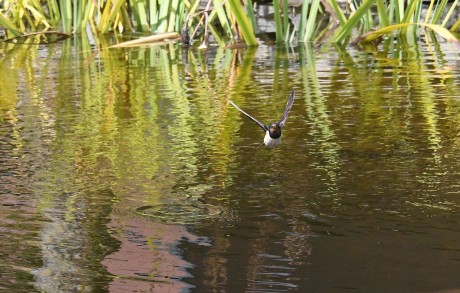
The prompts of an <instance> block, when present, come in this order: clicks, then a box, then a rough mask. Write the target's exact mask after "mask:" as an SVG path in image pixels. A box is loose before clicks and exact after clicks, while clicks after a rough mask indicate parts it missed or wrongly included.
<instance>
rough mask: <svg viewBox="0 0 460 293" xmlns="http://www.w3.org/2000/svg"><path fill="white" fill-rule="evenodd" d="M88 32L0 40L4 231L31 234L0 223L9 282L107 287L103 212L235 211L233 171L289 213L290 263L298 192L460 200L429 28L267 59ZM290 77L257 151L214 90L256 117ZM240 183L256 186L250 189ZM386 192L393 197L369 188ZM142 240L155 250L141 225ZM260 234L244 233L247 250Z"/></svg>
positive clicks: (147, 215)
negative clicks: (277, 132) (137, 43)
mask: <svg viewBox="0 0 460 293" xmlns="http://www.w3.org/2000/svg"><path fill="white" fill-rule="evenodd" d="M96 42H97V43H96V44H95V45H94V46H92V45H90V43H89V40H88V39H86V38H85V37H81V38H79V37H76V38H73V39H71V40H66V41H65V42H64V43H63V44H62V46H61V45H59V44H55V45H51V46H48V47H46V48H41V47H32V46H27V45H25V46H14V45H12V44H6V45H4V46H5V47H4V50H5V58H3V59H2V61H1V62H0V88H1V91H0V111H1V117H0V122H1V123H2V128H1V129H0V135H1V136H2V138H5V139H4V140H3V139H2V141H6V142H7V143H5V145H7V147H5V148H4V149H2V158H1V159H2V162H4V163H5V165H8V168H11V169H13V170H14V171H15V172H17V173H15V174H14V176H13V175H11V174H9V173H8V172H10V173H11V171H10V170H9V169H8V170H7V171H8V172H6V171H5V172H3V173H2V184H4V183H3V182H8V186H6V185H4V186H2V190H3V191H4V192H3V193H4V194H7V195H8V196H7V197H8V200H10V201H11V202H12V203H15V200H17V199H16V197H15V196H13V195H17V194H21V195H23V197H24V198H23V200H24V202H25V206H26V207H28V208H30V210H29V211H28V213H27V214H26V215H27V216H24V217H22V215H15V213H16V212H17V210H15V209H10V208H9V206H8V205H4V206H2V207H1V212H2V214H4V215H6V216H5V219H7V220H2V222H0V223H1V226H0V228H1V229H2V230H3V231H5V230H6V231H7V232H12V231H13V230H14V229H18V230H19V231H20V230H21V229H23V230H25V233H24V234H21V233H16V234H14V233H13V234H14V239H13V240H12V241H11V243H14V244H15V245H18V244H19V243H22V242H23V240H24V239H27V240H29V241H26V244H25V247H24V249H18V250H17V251H15V250H14V249H13V248H11V244H10V243H9V241H7V240H4V239H2V240H0V241H1V244H2V245H1V246H2V247H7V246H8V247H9V248H8V249H5V250H4V251H7V253H4V254H1V257H0V258H1V263H3V264H4V265H3V267H1V272H2V274H1V275H2V277H1V278H2V279H1V280H2V282H1V283H7V284H8V285H7V287H8V288H18V287H15V286H20V285H15V282H13V281H11V279H12V280H14V281H16V280H23V281H24V283H23V284H25V285H23V286H24V287H27V289H31V290H32V289H33V288H32V286H33V285H32V284H30V283H31V282H34V281H35V282H36V283H35V289H37V290H43V291H53V290H63V288H70V289H74V290H77V289H81V291H85V290H86V291H96V290H106V289H107V288H106V287H107V284H108V283H109V282H110V280H111V279H112V276H110V274H109V273H108V272H107V269H106V268H105V267H104V266H102V265H101V262H102V260H104V259H105V257H106V256H107V255H109V254H110V253H111V252H113V251H117V250H118V249H119V247H120V245H121V244H120V243H119V242H118V241H117V240H114V239H113V238H112V236H114V235H117V236H119V235H122V233H121V231H122V230H123V229H125V227H123V226H121V225H120V226H117V225H116V224H114V222H116V221H118V222H123V219H125V218H135V219H138V218H141V219H148V221H150V220H152V221H162V222H163V221H164V222H167V223H173V224H187V225H196V226H200V225H204V226H205V225H207V224H208V223H210V222H219V221H227V222H228V223H230V224H234V223H238V221H239V220H240V217H239V213H245V212H246V213H250V212H252V211H253V210H251V209H250V208H251V207H246V206H242V205H241V204H240V202H236V201H237V200H238V199H239V197H238V196H239V194H237V192H238V190H237V191H235V190H234V188H235V187H238V186H241V185H242V184H247V185H246V186H248V189H250V190H248V191H247V194H248V196H249V197H250V196H253V197H254V198H252V197H250V198H248V199H247V202H245V203H246V204H247V205H248V206H249V205H250V204H254V205H257V207H258V208H259V209H264V208H267V210H268V208H270V204H272V203H273V202H275V203H282V204H280V206H282V208H280V207H276V208H277V210H276V212H278V213H282V212H285V213H286V214H285V215H282V216H281V217H280V218H282V217H283V216H284V217H294V218H295V219H293V221H292V222H290V223H291V226H290V227H289V228H286V229H293V230H296V231H300V232H298V233H297V234H291V235H290V236H288V237H285V238H283V240H282V241H281V242H282V245H283V247H285V248H286V251H287V252H286V253H287V254H288V255H293V256H292V258H293V259H295V258H298V259H299V263H300V262H302V261H303V260H302V257H303V253H304V255H310V254H311V251H312V250H313V249H314V248H312V246H311V244H310V243H309V238H308V237H304V236H305V235H307V234H308V235H309V233H312V232H311V227H310V224H308V223H306V221H304V220H299V218H301V215H303V214H304V213H305V210H306V209H307V208H311V207H312V206H315V205H316V206H320V207H321V208H320V210H319V212H318V214H321V213H323V214H332V213H333V212H332V210H334V211H336V212H337V214H338V216H340V212H341V210H340V209H341V208H342V206H347V205H348V206H353V205H360V206H364V205H363V204H366V205H367V206H372V207H373V208H374V209H375V210H379V209H389V210H392V212H399V213H409V212H407V211H397V208H399V207H400V206H401V205H404V207H405V208H406V209H407V207H408V206H411V207H412V208H414V209H416V208H419V209H420V210H421V209H428V208H434V209H443V210H448V211H455V210H456V209H458V199H457V198H456V197H455V196H456V192H458V190H457V189H456V188H457V187H458V183H456V184H457V185H455V184H454V182H458V180H457V179H458V178H456V177H457V176H458V168H457V167H456V163H458V159H459V158H458V150H459V148H460V140H459V139H458V137H457V136H456V135H457V133H458V130H459V128H460V127H459V125H460V124H459V123H460V115H459V111H458V109H459V105H458V104H459V100H458V92H459V91H458V90H459V88H458V87H459V85H458V82H456V80H455V76H456V74H458V70H457V72H456V71H455V67H454V66H453V65H452V63H449V62H448V61H446V60H445V59H444V58H443V52H442V50H441V48H440V47H439V44H437V43H436V42H433V43H432V44H431V45H430V46H429V47H428V50H429V52H424V51H423V50H426V49H425V48H420V47H418V46H417V42H415V41H414V40H407V42H408V45H410V46H408V47H406V46H405V45H404V46H402V45H400V47H398V45H395V44H394V42H392V41H391V42H390V41H387V42H386V43H384V44H382V47H381V48H380V49H379V50H375V48H374V49H372V48H369V49H366V50H367V51H357V50H355V49H349V50H348V51H343V50H341V49H340V48H335V47H331V51H321V50H318V49H314V48H312V47H310V46H309V45H305V46H302V47H299V48H296V49H294V50H285V49H277V50H274V51H275V59H274V61H273V62H272V63H270V62H271V61H270V60H272V57H271V56H272V55H269V56H270V58H269V59H268V58H267V59H268V61H267V60H264V62H262V61H260V59H261V57H260V56H259V55H258V54H259V53H260V51H256V49H254V48H252V49H247V50H242V51H237V50H234V51H232V50H225V49H223V48H219V49H216V51H215V52H212V51H211V52H209V53H206V52H197V51H185V50H183V49H182V48H180V47H178V46H175V45H168V46H163V47H151V48H136V49H117V50H108V49H106V44H108V43H110V40H104V39H100V40H97V41H96ZM401 43H402V42H401ZM267 51H269V53H272V51H270V50H269V49H267ZM207 54H208V55H207ZM297 54H298V59H296V58H297V57H293V56H297ZM328 54H331V55H336V56H334V57H331V56H328ZM421 54H422V55H423V56H422V55H421ZM267 55H268V54H267ZM427 56H430V58H429V60H427V59H426V58H427ZM422 57H423V58H422ZM262 63H263V64H262ZM267 64H268V65H267ZM266 72H268V73H266ZM264 74H266V75H264ZM292 88H295V89H296V90H297V92H298V99H297V100H296V104H295V107H294V108H293V112H292V116H290V120H289V123H288V125H287V127H289V131H288V132H287V133H286V134H287V135H286V139H287V141H288V142H290V143H291V144H285V145H284V146H283V147H284V149H283V148H281V151H278V150H276V151H273V152H268V151H266V150H265V149H263V150H257V151H254V149H255V147H256V145H257V144H258V143H261V139H262V137H263V135H262V134H261V133H260V132H258V131H259V130H258V129H257V128H256V127H253V126H254V125H252V124H251V122H248V121H246V120H245V118H244V117H241V115H240V113H238V111H234V109H233V108H232V107H229V105H228V103H227V100H228V98H232V99H233V100H235V102H237V103H238V104H243V105H244V104H246V105H247V107H249V108H250V109H251V107H252V109H253V110H259V109H260V110H261V111H260V112H261V113H260V114H259V115H260V116H261V119H266V118H268V119H271V118H272V116H271V115H272V114H273V113H279V111H280V109H282V108H283V106H284V104H285V99H286V97H287V95H284V94H281V93H283V92H284V93H288V92H289V91H290V90H291V89H292ZM259 97H261V98H259ZM266 97H270V99H266ZM261 105H262V106H261ZM267 110H268V111H267ZM266 111H267V112H269V113H267V114H265V112H266ZM264 121H265V120H264ZM294 121H295V123H294ZM267 122H268V121H267ZM249 125H250V126H249ZM286 150H288V151H287V152H288V153H289V156H286V155H285V153H283V151H285V152H286ZM282 173H284V174H287V175H286V176H285V177H282V179H280V180H278V181H276V180H275V182H274V180H273V178H274V177H276V176H278V174H282ZM3 174H5V175H3ZM261 174H262V175H261ZM273 174H275V175H273ZM309 176H310V177H309ZM17 178H20V179H17ZM261 178H262V179H261ZM413 178H416V180H413ZM3 179H4V180H3ZM245 180H248V181H249V182H246V181H245ZM251 180H253V181H251ZM257 180H259V181H257ZM315 180H316V181H315ZM456 180H457V181H456ZM298 185H299V186H300V187H296V186H298ZM5 186H6V187H5ZM305 186H307V189H308V188H309V189H308V192H311V193H312V195H310V194H308V195H306V194H305V192H306V191H305V190H302V188H303V187H305ZM232 188H233V189H232ZM388 190H390V191H391V193H390V192H388ZM230 191H232V193H231V192H230ZM253 191H254V193H257V192H259V193H260V194H262V195H263V196H261V198H262V199H260V202H258V201H259V199H258V198H256V196H259V194H256V195H253V194H252V192H253ZM444 191H445V192H446V193H445V194H447V195H444V194H443V192H444ZM273 194H275V195H280V194H282V195H283V197H281V196H279V197H277V198H274V197H275V196H274V195H273ZM397 196H400V197H401V198H397V199H395V201H396V202H398V203H399V204H398V205H395V206H383V207H382V206H379V205H378V203H379V199H381V198H385V197H397ZM318 197H321V198H322V199H318ZM266 198H268V199H266ZM376 198H378V199H376ZM330 199H332V200H330ZM251 200H252V201H251ZM278 201H279V202H278ZM267 202H268V203H267ZM331 202H332V203H331ZM323 205H324V206H325V207H324V208H323V207H322V206H323ZM329 207H330V208H329ZM246 208H247V209H248V210H245V209H246ZM343 209H345V208H343ZM420 210H416V211H420ZM21 211H24V210H21ZM248 211H249V212H248ZM265 212H266V211H265ZM254 217H258V215H257V214H256V215H254ZM312 217H313V218H315V216H314V215H313V216H312ZM315 219H316V218H315ZM9 221H13V222H16V223H20V224H21V225H19V226H14V225H13V224H11V223H10V222H9ZM29 222H31V223H30V225H28V224H27V225H26V224H25V223H29ZM255 222H256V224H254V225H255V227H256V228H257V229H258V230H259V231H260V234H261V235H263V234H267V235H268V234H270V233H273V234H275V233H278V231H276V229H275V228H274V227H277V226H276V225H275V224H274V225H272V227H268V226H270V225H266V226H264V224H263V223H262V222H263V221H262V220H260V219H259V221H255ZM250 224H251V225H252V224H253V223H252V222H251V223H250ZM259 224H260V226H257V225H259ZM312 225H313V224H312ZM107 227H111V228H110V229H111V230H109V229H108V228H107ZM15 231H16V230H15ZM267 232H270V233H267ZM220 234H222V233H220ZM214 236H215V238H216V239H215V241H216V243H223V246H221V247H219V248H218V249H220V251H219V253H218V254H217V253H216V255H225V253H226V251H225V249H226V248H227V247H229V246H230V244H229V242H231V240H230V239H226V238H225V237H227V236H221V235H220V236H219V235H217V234H216V235H214ZM219 237H220V238H219ZM119 239H122V237H120V238H119ZM146 239H148V244H147V245H148V246H149V249H150V251H151V252H152V253H154V252H158V249H159V248H158V246H157V245H155V239H152V238H151V237H150V238H149V237H146ZM299 239H301V240H302V241H299ZM157 240H158V239H157ZM265 240H266V239H265ZM120 241H123V240H120ZM266 241H267V240H266ZM296 243H300V246H301V247H302V248H298V246H296V245H295V244H296ZM18 246H19V245H18ZM266 246H267V243H262V244H260V245H259V246H257V247H253V255H255V256H257V255H260V254H261V253H263V252H264V251H263V248H265V247H266ZM299 251H301V252H302V253H300V254H299V253H298V252H299ZM24 259H25V260H24ZM216 259H217V260H219V259H218V258H216ZM217 260H216V261H217ZM256 261H257V260H254V263H255V262H256ZM249 262H250V264H249V265H255V264H254V263H251V261H249ZM214 264H215V263H213V262H212V261H210V263H209V267H213V266H214ZM9 270H12V271H13V272H14V273H9V274H3V273H4V272H7V271H9ZM254 271H256V270H255V269H254ZM209 275H212V271H210V272H209ZM4 276H6V277H4ZM69 276H70V277H69ZM121 277H123V276H121ZM34 278H35V279H34ZM80 284H91V286H92V287H91V286H89V285H88V287H79V286H80ZM21 286H22V285H21Z"/></svg>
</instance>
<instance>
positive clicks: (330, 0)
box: [0, 0, 460, 46]
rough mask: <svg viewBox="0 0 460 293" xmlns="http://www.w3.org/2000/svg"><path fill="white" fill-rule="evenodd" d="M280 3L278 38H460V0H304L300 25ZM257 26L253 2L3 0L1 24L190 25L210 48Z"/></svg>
mask: <svg viewBox="0 0 460 293" xmlns="http://www.w3.org/2000/svg"><path fill="white" fill-rule="evenodd" d="M272 5H273V8H274V18H275V22H274V27H275V31H276V41H277V42H278V43H295V42H316V41H318V39H319V38H320V37H323V36H324V35H325V33H324V32H325V31H326V30H330V31H331V30H332V31H333V33H332V35H331V36H330V37H329V38H328V39H327V40H328V41H332V42H337V43H346V42H348V40H350V39H352V38H354V37H356V36H357V35H364V36H370V37H367V38H365V37H364V36H363V37H362V38H360V39H359V40H361V41H368V40H369V39H372V38H373V37H375V38H377V37H379V36H382V35H383V34H386V33H389V32H391V31H393V30H399V32H400V33H405V31H406V29H407V28H408V27H410V26H411V25H412V24H415V25H419V26H421V27H424V28H429V29H433V30H434V31H435V32H437V33H439V34H440V35H442V36H443V37H446V36H447V37H448V39H449V40H454V39H455V37H453V35H452V34H450V33H449V32H446V31H447V30H446V29H448V28H447V27H446V26H447V23H448V22H449V21H450V22H453V23H454V25H453V26H452V27H451V28H450V29H451V31H455V30H458V29H459V27H460V19H456V18H458V17H459V7H460V6H459V3H458V0H454V1H449V0H439V1H437V0H431V1H430V3H429V5H425V4H424V1H422V0H408V1H398V0H390V1H384V0H362V1H351V2H347V5H348V7H345V8H341V6H340V5H339V1H338V0H311V1H304V2H303V4H302V5H301V9H300V12H299V11H298V12H297V14H300V22H299V26H298V27H296V26H295V25H293V23H292V22H291V20H290V18H289V15H290V13H291V10H292V7H290V6H289V5H290V4H289V2H288V1H282V0H273V2H272ZM424 5H425V6H424ZM424 7H426V13H425V15H424V16H423V14H422V11H423V8H424ZM349 11H354V12H353V13H349ZM324 19H329V24H328V25H327V26H325V27H321V26H320V23H322V22H320V21H319V20H324ZM334 19H337V20H338V24H336V23H335V22H334V21H333V20H334ZM256 24H257V20H256V16H255V15H254V12H253V1H252V0H247V1H244V4H243V2H241V1H239V0H206V1H201V0H194V1H193V0H192V1H186V0H129V1H128V0H99V1H96V0H79V1H77V0H47V1H30V0H14V1H11V0H0V27H3V28H4V29H5V30H6V31H7V37H17V36H20V35H23V34H26V33H28V32H39V31H47V30H59V31H62V32H64V33H79V32H81V31H83V30H87V29H88V30H92V31H93V33H95V34H106V33H109V32H125V31H135V32H141V33H156V34H158V33H166V32H178V33H180V32H181V30H182V28H184V27H185V28H186V29H187V30H188V32H189V34H191V35H192V39H195V40H198V41H201V42H202V43H203V44H204V45H205V44H206V42H207V37H208V34H212V35H213V36H214V39H215V40H216V41H217V42H218V43H219V44H220V45H226V44H228V43H232V42H236V41H238V40H239V39H240V38H241V39H243V40H244V42H245V43H246V44H247V45H248V46H254V45H257V39H256V37H255V32H256V31H257V27H256ZM374 31H375V32H374Z"/></svg>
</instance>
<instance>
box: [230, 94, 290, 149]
mask: <svg viewBox="0 0 460 293" xmlns="http://www.w3.org/2000/svg"><path fill="white" fill-rule="evenodd" d="M229 101H230V104H232V105H233V107H235V108H236V109H237V110H239V111H240V112H241V113H243V114H244V115H246V116H247V117H248V118H249V119H251V120H252V121H254V122H255V123H256V124H257V125H259V126H260V127H261V128H262V129H263V130H264V131H265V137H264V144H265V145H266V146H267V147H269V148H274V147H276V146H278V145H279V144H280V143H281V128H282V127H283V125H284V123H286V119H287V117H288V114H289V111H290V110H291V108H292V105H293V104H294V90H292V91H291V93H290V94H289V99H288V102H287V104H286V108H284V113H283V116H281V119H280V121H278V122H273V123H271V124H270V125H268V126H267V125H265V124H263V123H262V122H260V121H259V120H257V119H256V118H254V117H252V116H251V115H249V114H248V113H246V112H245V111H243V110H242V109H240V107H238V106H237V105H236V104H235V103H234V102H233V101H232V100H229Z"/></svg>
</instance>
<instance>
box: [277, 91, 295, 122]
mask: <svg viewBox="0 0 460 293" xmlns="http://www.w3.org/2000/svg"><path fill="white" fill-rule="evenodd" d="M294 98H295V93H294V90H292V91H291V94H290V95H289V99H288V102H287V104H286V108H284V113H283V116H282V117H281V119H280V122H278V123H279V125H280V126H283V125H284V123H286V119H287V117H288V114H289V111H291V108H292V105H293V104H294Z"/></svg>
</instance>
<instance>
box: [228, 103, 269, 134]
mask: <svg viewBox="0 0 460 293" xmlns="http://www.w3.org/2000/svg"><path fill="white" fill-rule="evenodd" d="M229 102H230V104H232V105H233V107H235V108H236V109H237V110H238V111H240V112H241V113H243V114H244V115H246V116H247V117H248V118H249V119H251V120H252V121H254V122H255V123H257V125H259V126H260V127H261V128H262V129H263V130H264V131H268V127H267V126H266V125H265V124H263V123H262V122H260V121H259V120H257V119H256V118H254V117H252V116H251V115H249V114H248V113H246V112H245V111H243V110H241V109H240V107H238V106H237V105H236V104H235V103H234V102H233V101H232V100H229Z"/></svg>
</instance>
